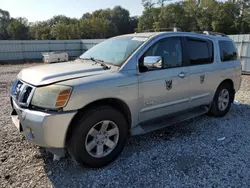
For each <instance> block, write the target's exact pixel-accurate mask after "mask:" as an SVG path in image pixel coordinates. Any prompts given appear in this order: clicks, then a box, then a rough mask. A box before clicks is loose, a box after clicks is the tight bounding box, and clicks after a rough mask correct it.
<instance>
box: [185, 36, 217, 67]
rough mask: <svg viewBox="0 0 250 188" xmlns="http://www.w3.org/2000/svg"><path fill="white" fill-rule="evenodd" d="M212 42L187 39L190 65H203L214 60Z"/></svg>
mask: <svg viewBox="0 0 250 188" xmlns="http://www.w3.org/2000/svg"><path fill="white" fill-rule="evenodd" d="M212 46H213V45H212V42H210V41H206V40H199V39H187V49H188V50H189V58H190V65H203V64H208V63H212V62H213V48H212Z"/></svg>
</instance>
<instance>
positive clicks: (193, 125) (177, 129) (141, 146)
mask: <svg viewBox="0 0 250 188" xmlns="http://www.w3.org/2000/svg"><path fill="white" fill-rule="evenodd" d="M247 111H248V112H247ZM249 111H250V105H249V104H240V105H232V108H231V111H230V113H229V114H228V115H227V116H225V117H223V118H219V119H220V121H218V122H217V120H216V119H217V118H214V117H210V116H207V115H203V116H200V117H197V118H194V119H191V120H187V121H185V122H182V123H179V124H176V125H173V126H170V127H167V128H165V129H163V130H159V131H155V132H152V133H149V134H146V135H139V136H134V137H130V138H129V139H128V142H127V144H126V146H125V149H124V151H123V152H122V154H121V156H120V157H119V158H118V159H117V160H116V161H114V162H113V163H111V164H110V165H108V166H106V167H104V168H101V169H92V168H86V167H82V166H80V165H77V164H76V163H75V162H74V161H73V160H72V159H71V158H70V157H69V155H66V157H65V158H63V159H61V160H60V161H53V156H52V154H50V153H48V152H46V151H45V150H44V149H40V152H41V154H42V158H43V160H44V164H45V166H44V169H45V172H46V173H47V176H48V178H49V179H50V181H51V183H52V184H53V185H54V187H58V188H59V187H60V188H61V187H131V186H130V185H128V184H127V182H130V180H128V178H129V177H128V176H127V175H128V174H129V176H130V177H138V173H147V171H149V170H150V171H151V170H152V169H156V170H159V171H160V168H161V165H162V163H157V159H158V156H157V154H154V153H152V152H151V149H152V148H153V147H154V146H156V145H159V144H160V145H168V144H172V145H174V147H175V145H177V144H176V143H175V142H183V141H182V140H183V139H184V140H185V139H191V138H194V139H196V138H197V137H198V136H199V135H200V134H203V133H204V134H206V131H208V132H209V131H210V130H211V129H214V131H216V129H217V127H218V124H219V123H220V122H222V121H224V120H225V121H226V120H230V119H232V118H235V117H236V118H241V117H242V118H244V116H245V115H246V113H248V114H249ZM209 121H212V123H210V124H209V126H205V125H204V124H205V123H204V124H203V122H209ZM142 155H143V157H142V158H141V159H137V158H139V157H140V156H142ZM169 155H170V154H169ZM144 157H146V158H145V159H144ZM165 157H166V159H167V158H168V157H170V156H165ZM171 157H173V158H174V159H173V160H172V161H176V160H179V159H180V158H181V157H182V156H180V155H179V156H178V157H177V158H176V157H175V156H171ZM184 157H185V156H183V158H184ZM134 160H137V162H136V165H137V167H136V169H137V170H135V168H134V166H133V167H132V166H131V164H132V165H135V162H134ZM145 160H147V162H150V164H153V167H150V168H149V167H147V164H145V163H146V162H145ZM184 163H186V161H185V160H184ZM196 164H197V165H198V163H197V162H196V163H195V164H194V165H193V166H195V165H196ZM193 166H192V168H195V167H193ZM147 168H149V169H147ZM190 168H191V167H190ZM185 171H186V172H188V171H187V169H186V167H185ZM186 172H185V173H186ZM125 174H126V175H125ZM110 178H111V179H112V181H110ZM136 181H138V180H136ZM148 181H150V180H148ZM131 182H133V181H131ZM149 183H150V184H151V185H152V183H153V182H145V181H144V182H141V185H142V186H147V185H148V184H149Z"/></svg>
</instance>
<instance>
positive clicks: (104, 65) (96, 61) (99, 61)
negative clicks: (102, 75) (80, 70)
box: [81, 57, 111, 69]
mask: <svg viewBox="0 0 250 188" xmlns="http://www.w3.org/2000/svg"><path fill="white" fill-rule="evenodd" d="M81 59H83V60H91V61H94V62H95V63H99V64H100V65H101V66H103V68H104V69H110V68H111V67H109V66H108V65H106V64H105V63H104V61H103V60H101V59H95V58H94V57H91V58H81Z"/></svg>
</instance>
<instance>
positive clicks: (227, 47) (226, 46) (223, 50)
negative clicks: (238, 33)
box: [219, 41, 237, 61]
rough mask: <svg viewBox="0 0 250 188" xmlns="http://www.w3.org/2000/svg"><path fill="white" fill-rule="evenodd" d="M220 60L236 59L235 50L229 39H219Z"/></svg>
mask: <svg viewBox="0 0 250 188" xmlns="http://www.w3.org/2000/svg"><path fill="white" fill-rule="evenodd" d="M219 47H220V59H221V61H233V60H236V59H237V51H236V48H235V46H234V44H233V43H232V42H231V41H219Z"/></svg>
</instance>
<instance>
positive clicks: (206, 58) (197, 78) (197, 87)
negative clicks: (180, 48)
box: [185, 37, 217, 108]
mask: <svg viewBox="0 0 250 188" xmlns="http://www.w3.org/2000/svg"><path fill="white" fill-rule="evenodd" d="M185 46H186V50H187V51H188V52H189V53H188V54H189V65H190V66H189V74H190V75H189V79H190V80H189V86H190V104H189V105H190V108H193V107H196V106H200V105H207V104H209V103H210V102H211V100H212V97H213V91H214V89H213V88H214V84H216V83H217V82H216V77H215V73H213V71H214V70H215V66H213V61H214V49H213V48H214V47H213V42H212V41H210V40H206V39H202V38H195V37H186V45H185Z"/></svg>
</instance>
